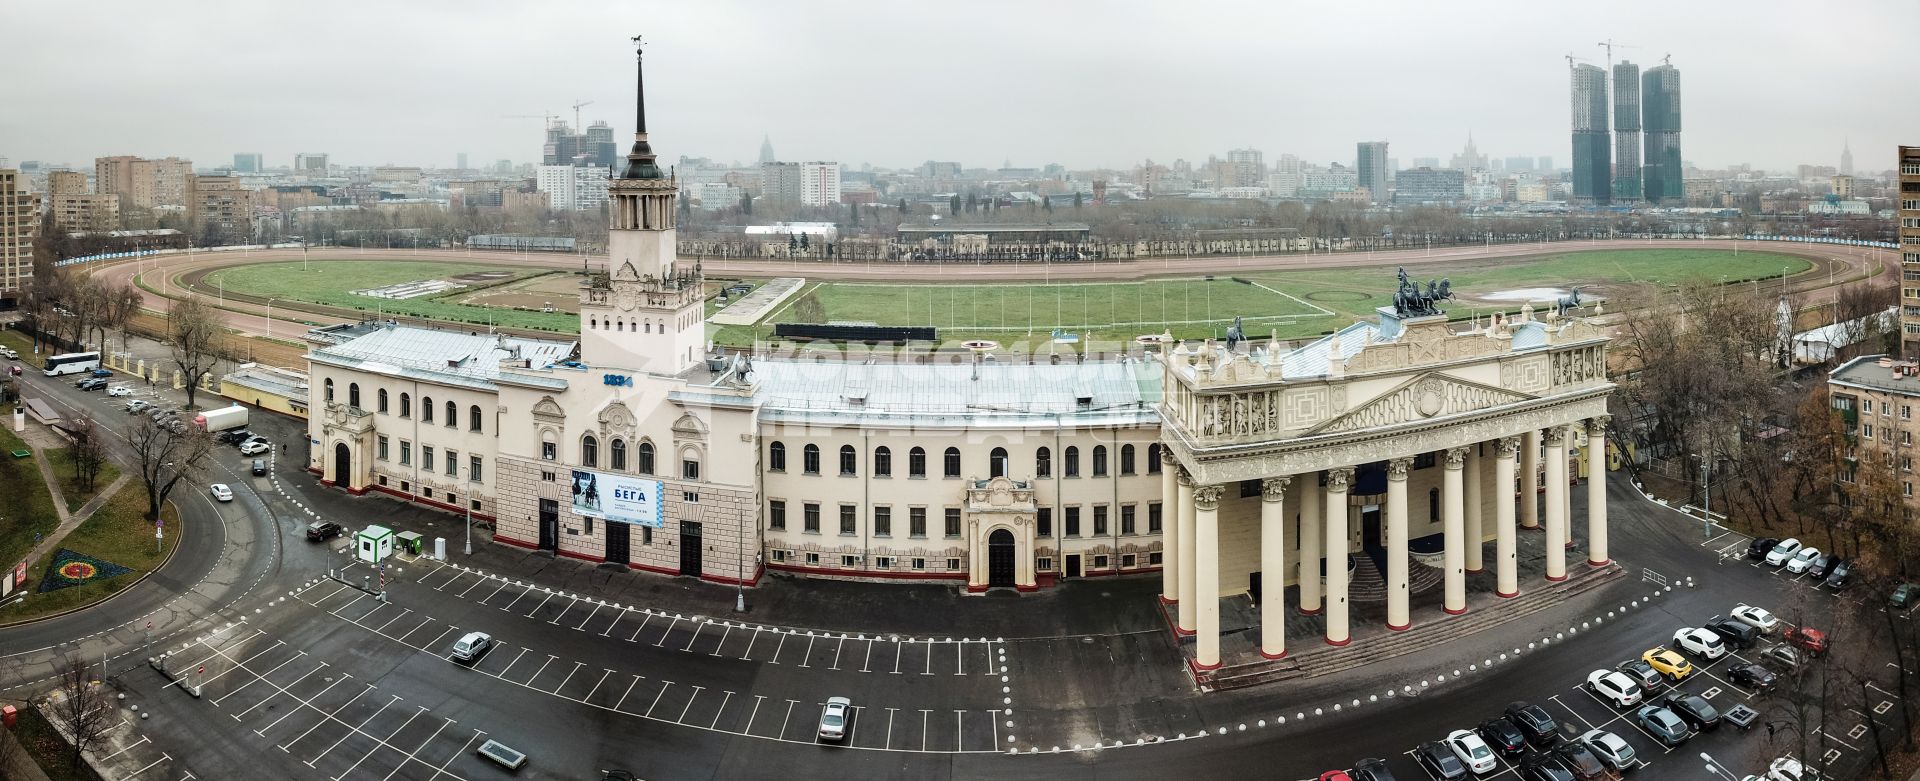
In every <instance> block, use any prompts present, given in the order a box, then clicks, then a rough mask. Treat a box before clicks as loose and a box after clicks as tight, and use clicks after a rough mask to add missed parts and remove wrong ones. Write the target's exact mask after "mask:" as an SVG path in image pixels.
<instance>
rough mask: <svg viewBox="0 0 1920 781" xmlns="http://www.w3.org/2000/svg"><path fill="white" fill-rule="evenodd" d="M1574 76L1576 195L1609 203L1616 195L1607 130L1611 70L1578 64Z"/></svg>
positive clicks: (1585, 199) (1574, 174)
mask: <svg viewBox="0 0 1920 781" xmlns="http://www.w3.org/2000/svg"><path fill="white" fill-rule="evenodd" d="M1572 80H1573V197H1574V200H1578V201H1585V202H1588V203H1597V204H1604V203H1609V202H1610V201H1611V200H1612V197H1613V149H1612V142H1611V139H1609V138H1608V133H1607V71H1606V70H1605V69H1603V68H1601V67H1600V66H1597V65H1575V66H1573V70H1572Z"/></svg>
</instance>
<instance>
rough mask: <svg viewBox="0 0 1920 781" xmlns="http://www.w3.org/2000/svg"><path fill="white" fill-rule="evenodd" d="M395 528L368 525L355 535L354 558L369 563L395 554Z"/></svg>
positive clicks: (376, 562) (378, 561) (375, 562)
mask: <svg viewBox="0 0 1920 781" xmlns="http://www.w3.org/2000/svg"><path fill="white" fill-rule="evenodd" d="M393 542H394V534H393V530H392V529H389V528H387V527H385V526H368V527H367V528H365V529H361V530H360V532H359V533H358V534H355V535H353V547H354V554H353V555H354V558H357V559H359V560H361V561H364V562H366V563H368V564H378V563H380V562H382V561H386V560H387V557H388V556H392V555H393Z"/></svg>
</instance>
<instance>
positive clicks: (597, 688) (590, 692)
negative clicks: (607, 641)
mask: <svg viewBox="0 0 1920 781" xmlns="http://www.w3.org/2000/svg"><path fill="white" fill-rule="evenodd" d="M600 669H602V670H606V672H603V673H601V674H600V680H597V681H594V682H593V688H591V689H588V690H587V696H585V697H581V698H580V699H583V700H591V699H593V695H594V694H595V693H596V692H598V691H600V684H603V683H606V682H607V676H610V675H612V674H613V668H611V667H602V668H600ZM562 685H565V683H564V682H562Z"/></svg>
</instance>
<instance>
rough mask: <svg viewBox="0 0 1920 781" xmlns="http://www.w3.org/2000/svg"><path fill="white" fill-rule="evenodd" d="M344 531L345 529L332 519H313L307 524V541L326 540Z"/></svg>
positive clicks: (344, 532) (345, 531)
mask: <svg viewBox="0 0 1920 781" xmlns="http://www.w3.org/2000/svg"><path fill="white" fill-rule="evenodd" d="M346 533H347V530H346V529H344V528H341V526H340V524H337V523H334V522H333V521H314V522H313V523H309V524H307V541H308V542H326V541H327V540H331V539H333V538H335V537H338V536H340V535H342V534H346Z"/></svg>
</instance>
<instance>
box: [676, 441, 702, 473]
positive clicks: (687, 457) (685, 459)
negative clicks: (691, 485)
mask: <svg viewBox="0 0 1920 781" xmlns="http://www.w3.org/2000/svg"><path fill="white" fill-rule="evenodd" d="M680 479H682V480H698V479H700V451H698V450H695V449H693V448H691V447H689V448H685V449H683V450H681V451H680Z"/></svg>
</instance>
